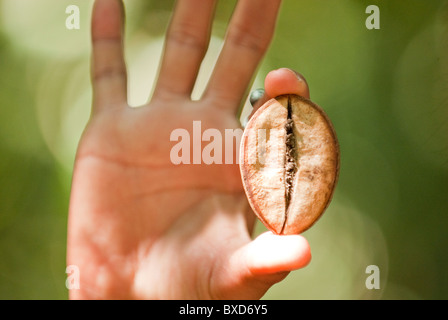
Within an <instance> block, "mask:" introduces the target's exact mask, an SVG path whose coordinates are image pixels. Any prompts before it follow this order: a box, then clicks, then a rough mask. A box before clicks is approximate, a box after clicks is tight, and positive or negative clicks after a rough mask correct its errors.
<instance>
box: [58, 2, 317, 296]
mask: <svg viewBox="0 0 448 320" xmlns="http://www.w3.org/2000/svg"><path fill="white" fill-rule="evenodd" d="M215 2H216V1H212V0H207V1H204V0H179V1H178V2H177V6H176V9H175V12H174V15H173V20H172V22H171V24H170V28H169V30H168V33H167V39H166V47H165V51H164V57H163V60H162V65H161V69H160V74H159V77H158V81H157V85H156V87H155V90H154V94H153V97H152V99H151V101H150V102H149V103H148V104H146V105H144V106H142V107H139V108H131V107H129V106H128V104H127V93H126V88H127V80H126V78H127V76H126V66H125V62H124V54H123V21H124V17H123V8H122V4H121V1H119V0H96V2H95V5H94V12H93V18H92V19H93V20H92V39H93V54H92V82H93V108H92V116H91V119H90V121H89V123H88V125H87V127H86V129H85V132H84V134H83V136H82V139H81V141H80V144H79V148H78V152H77V156H76V161H75V168H74V174H73V182H72V192H71V198H70V209H69V225H68V248H67V263H68V264H69V265H76V266H78V267H79V270H80V289H79V290H71V291H70V298H73V299H85V298H93V299H257V298H260V297H261V296H263V294H264V293H265V292H266V290H268V289H269V287H270V286H272V285H273V284H275V283H276V282H278V281H280V280H282V279H283V278H284V277H285V276H286V275H287V274H288V272H289V271H291V270H294V269H298V268H301V267H303V266H305V265H306V264H307V263H308V262H309V260H310V258H311V255H310V249H309V245H308V242H307V241H306V239H305V238H303V237H302V236H300V235H291V236H276V235H273V234H271V233H270V232H266V233H264V234H262V235H260V236H259V237H257V238H256V239H255V240H252V239H251V232H252V229H253V226H254V222H255V216H254V214H253V212H252V211H251V210H250V207H249V206H248V204H247V200H246V197H245V194H244V191H243V187H242V183H241V177H240V173H239V168H238V164H211V165H206V164H181V165H174V164H173V163H172V162H171V161H170V149H171V147H172V146H173V143H172V142H170V134H171V132H172V131H173V130H174V129H177V128H184V129H186V130H188V131H189V132H190V133H191V136H192V124H193V121H201V124H202V130H205V129H207V128H214V129H217V130H219V131H220V132H224V130H225V129H236V128H239V127H240V124H239V122H238V121H237V119H236V112H237V109H238V107H239V106H240V104H241V101H242V99H243V96H244V93H245V91H246V89H247V87H248V85H249V83H250V80H251V78H252V76H253V73H254V72H255V69H256V67H257V65H258V63H259V62H260V60H261V58H262V57H263V55H264V53H265V51H266V50H267V47H268V45H269V42H270V40H271V37H272V35H273V30H274V26H275V20H276V16H277V12H278V8H279V5H280V0H246V1H239V2H238V5H237V8H236V9H235V13H234V15H233V18H232V20H231V22H230V25H229V29H228V33H227V36H226V40H225V45H224V47H223V50H222V53H221V55H220V58H219V60H218V62H217V63H216V67H215V69H214V72H213V74H212V76H211V79H210V82H209V85H208V87H207V88H206V90H205V92H204V95H203V96H202V98H201V99H200V100H199V101H192V100H191V91H192V89H193V86H194V82H195V79H196V75H197V73H198V70H199V66H200V63H201V61H202V58H203V56H204V54H205V52H206V49H207V44H208V39H209V36H210V28H211V21H212V14H213V10H214V6H215ZM260 21H262V22H263V23H259V22H260ZM265 89H266V94H265V96H264V97H263V98H262V99H261V100H260V101H264V100H266V99H268V98H269V97H273V96H276V95H279V94H286V93H296V94H300V95H302V96H308V94H309V93H308V86H307V85H306V82H305V81H304V80H303V78H301V77H297V76H296V75H295V74H294V73H293V72H292V71H291V70H289V69H279V70H276V71H273V72H271V73H269V74H268V76H267V77H266V82H265ZM148 91H149V88H148ZM236 148H237V147H235V150H233V151H235V152H236Z"/></svg>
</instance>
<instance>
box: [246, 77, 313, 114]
mask: <svg viewBox="0 0 448 320" xmlns="http://www.w3.org/2000/svg"><path fill="white" fill-rule="evenodd" d="M264 86H265V89H264V94H263V95H262V96H261V97H260V98H259V99H258V100H257V101H254V103H252V106H253V109H252V113H251V116H252V115H253V114H254V113H255V111H257V110H258V109H259V108H260V107H261V106H262V105H263V104H265V103H266V102H267V101H268V100H269V99H272V98H275V97H278V96H281V95H283V94H297V95H299V96H302V97H305V98H307V99H309V98H310V89H309V87H308V83H307V82H306V79H305V77H304V76H302V75H301V74H300V73H298V72H296V71H294V70H291V69H288V68H280V69H277V70H273V71H271V72H269V73H268V74H267V75H266V78H265V81H264ZM249 118H250V117H249Z"/></svg>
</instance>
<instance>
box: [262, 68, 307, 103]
mask: <svg viewBox="0 0 448 320" xmlns="http://www.w3.org/2000/svg"><path fill="white" fill-rule="evenodd" d="M264 87H265V90H266V95H267V96H268V97H269V98H275V97H277V96H280V95H283V94H297V95H300V96H302V97H305V98H307V99H309V98H310V90H309V87H308V83H307V82H306V79H305V77H303V76H302V75H301V74H300V73H298V72H296V71H294V70H292V69H289V68H280V69H277V70H272V71H271V72H269V73H268V74H267V75H266V78H265V83H264Z"/></svg>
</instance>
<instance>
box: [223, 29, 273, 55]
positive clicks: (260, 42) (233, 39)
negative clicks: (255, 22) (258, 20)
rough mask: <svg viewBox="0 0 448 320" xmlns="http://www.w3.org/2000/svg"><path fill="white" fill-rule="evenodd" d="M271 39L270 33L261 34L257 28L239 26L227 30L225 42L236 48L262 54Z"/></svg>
mask: <svg viewBox="0 0 448 320" xmlns="http://www.w3.org/2000/svg"><path fill="white" fill-rule="evenodd" d="M271 37H272V35H271V33H263V32H260V31H259V29H257V28H254V27H251V26H246V25H243V24H239V25H235V26H234V27H233V28H232V29H230V30H229V32H228V34H227V41H229V42H230V43H231V44H232V45H234V46H236V47H240V48H245V49H248V50H250V51H252V52H254V53H256V54H263V53H264V52H265V51H266V50H267V48H268V46H269V43H270V40H271Z"/></svg>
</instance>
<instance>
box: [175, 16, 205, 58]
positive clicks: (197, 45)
mask: <svg viewBox="0 0 448 320" xmlns="http://www.w3.org/2000/svg"><path fill="white" fill-rule="evenodd" d="M167 42H168V43H171V44H174V45H176V46H181V47H185V46H186V47H190V48H194V49H196V50H200V51H205V48H206V44H207V43H206V37H205V36H204V35H203V34H202V32H201V31H200V30H198V28H197V27H196V26H194V25H193V24H191V23H181V24H179V25H177V26H176V27H174V28H172V29H171V30H170V31H169V34H168V37H167Z"/></svg>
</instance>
